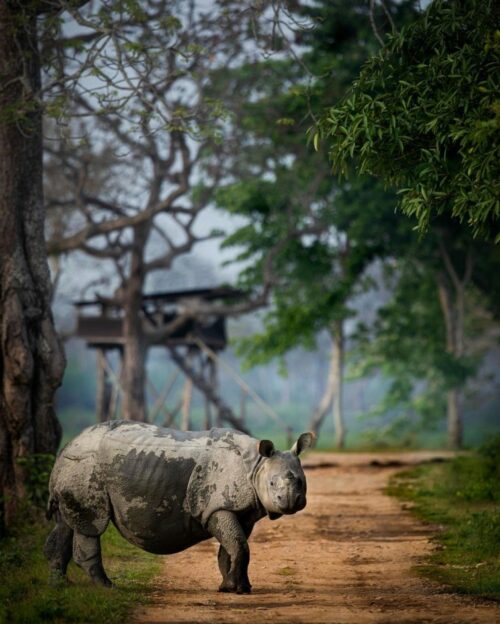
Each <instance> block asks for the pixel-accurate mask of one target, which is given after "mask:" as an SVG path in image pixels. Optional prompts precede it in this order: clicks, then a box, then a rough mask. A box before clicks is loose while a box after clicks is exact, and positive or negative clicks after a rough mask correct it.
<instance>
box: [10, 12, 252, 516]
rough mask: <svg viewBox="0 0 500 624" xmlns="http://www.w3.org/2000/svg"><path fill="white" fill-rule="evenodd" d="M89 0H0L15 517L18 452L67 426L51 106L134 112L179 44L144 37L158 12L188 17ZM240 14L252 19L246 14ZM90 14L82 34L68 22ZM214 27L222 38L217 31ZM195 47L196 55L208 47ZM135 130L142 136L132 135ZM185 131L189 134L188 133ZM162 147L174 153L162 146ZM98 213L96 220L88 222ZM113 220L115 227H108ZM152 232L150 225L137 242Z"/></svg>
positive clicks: (40, 445) (171, 24)
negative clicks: (48, 214) (52, 236)
mask: <svg viewBox="0 0 500 624" xmlns="http://www.w3.org/2000/svg"><path fill="white" fill-rule="evenodd" d="M85 5H87V2H85V0H75V1H71V2H57V1H54V2H48V1H46V0H33V1H32V2H26V3H24V2H6V1H3V0H2V2H0V37H1V42H0V67H1V73H0V154H1V156H0V161H1V166H0V186H1V188H2V197H1V199H0V217H1V219H0V220H1V225H0V332H1V334H0V338H1V340H0V345H1V346H0V375H1V388H0V465H1V475H2V476H1V486H0V487H1V492H0V497H1V504H2V505H3V506H4V508H5V509H4V512H5V513H2V512H1V511H0V517H1V518H2V519H3V518H5V522H6V523H7V525H10V524H11V523H12V521H13V518H14V516H15V513H16V510H17V509H18V507H19V504H18V503H19V502H20V501H21V500H22V499H23V498H25V487H24V482H25V480H26V471H25V468H23V466H22V465H21V463H20V462H19V461H18V460H19V459H23V458H26V457H28V456H33V455H36V454H39V453H53V452H55V451H56V449H57V447H58V445H59V440H60V434H61V430H60V426H59V424H58V422H57V419H56V417H55V413H54V407H53V405H54V393H55V390H56V388H57V387H58V386H59V384H60V383H61V379H62V375H63V371H64V354H63V351H62V348H61V345H60V343H59V340H58V338H57V336H56V333H55V331H54V326H53V320H52V314H51V311H50V303H51V284H50V277H49V270H48V265H47V257H46V251H45V240H44V206H43V190H42V169H43V167H42V164H43V163H42V118H43V116H44V115H45V116H46V117H47V116H52V117H53V118H54V119H56V120H57V122H58V124H59V126H60V127H62V128H63V129H64V128H65V127H66V126H67V119H68V112H70V109H71V107H72V104H73V103H74V99H73V95H80V96H82V94H85V95H86V96H88V97H89V100H90V102H91V103H92V106H94V107H96V112H97V113H98V114H99V115H101V116H103V117H104V116H107V115H111V114H114V115H115V119H121V120H123V117H124V116H125V115H126V114H128V113H131V112H132V111H131V109H130V108H127V106H126V104H127V102H128V101H129V99H128V98H129V97H130V98H133V97H134V96H135V95H137V93H138V90H139V87H141V86H142V85H143V84H144V79H147V78H148V72H154V69H155V68H156V67H157V66H158V61H159V60H161V61H162V62H163V59H164V56H163V55H164V54H165V53H166V54H167V57H168V56H169V54H170V58H171V57H172V55H175V38H174V40H173V42H172V45H171V46H168V48H167V49H166V50H165V49H161V48H160V49H159V48H154V49H148V48H147V47H146V46H145V45H143V44H142V43H141V42H140V41H138V40H137V39H135V38H134V36H135V34H136V33H137V31H138V30H140V25H141V24H142V23H144V21H147V20H149V19H153V20H156V24H157V26H158V29H159V30H158V32H160V31H161V29H164V30H166V31H168V32H171V31H172V30H175V29H176V25H177V22H178V21H177V20H176V19H175V16H173V15H172V11H170V10H169V7H165V4H164V3H161V2H160V3H149V5H148V10H149V11H150V12H149V13H148V11H146V10H145V9H144V7H143V6H142V3H141V2H135V1H133V0H109V1H106V0H104V1H103V2H100V3H98V5H97V6H96V7H94V4H93V3H89V4H88V6H86V7H85ZM223 5H224V6H223V7H222V8H221V12H222V14H223V15H222V17H221V19H226V18H228V16H230V15H231V14H232V9H235V10H236V11H235V14H236V15H239V13H238V11H241V15H242V16H244V17H246V18H247V19H248V20H250V21H252V22H254V21H255V20H256V19H257V18H258V11H257V10H256V9H254V8H253V7H246V6H243V7H242V6H240V3H236V6H234V5H233V4H232V3H231V2H224V3H223ZM81 7H85V8H84V9H82V10H80V9H81ZM94 8H95V11H94ZM187 10H191V11H194V12H195V13H196V15H197V16H198V17H199V18H200V22H199V27H200V32H201V31H202V30H203V19H204V18H206V19H207V20H209V16H207V14H206V13H203V10H202V9H200V7H194V6H193V5H192V4H191V3H190V4H189V8H188V9H187ZM236 23H238V24H241V26H242V27H244V23H245V20H244V19H241V20H240V21H239V22H238V21H236ZM78 26H79V27H80V29H79V30H78V32H77V33H76V34H75V35H72V34H68V33H71V32H72V31H74V30H75V28H77V27H78ZM211 36H212V40H213V39H216V38H217V37H216V35H215V34H214V32H213V31H212V33H211ZM190 53H191V54H190V56H189V57H188V60H189V58H192V57H193V56H195V57H196V56H199V55H200V53H201V51H200V50H197V51H196V50H193V49H191V50H190ZM167 60H168V58H167ZM42 67H43V68H44V74H43V80H42V75H41V68H42ZM103 90H104V92H103ZM69 94H70V95H71V97H69ZM152 97H153V95H152V94H151V93H150V92H149V93H148V98H149V100H148V99H147V98H146V99H145V100H144V101H143V104H144V105H145V106H146V107H147V106H148V105H150V104H151V98H152ZM204 104H206V105H207V107H208V108H210V107H211V104H210V103H207V102H205V103H204ZM202 108H203V107H202ZM148 111H149V113H150V114H149V117H148V119H146V124H147V123H148V122H149V120H150V119H151V118H154V121H155V123H157V124H158V123H161V121H162V116H161V114H162V111H161V110H159V109H151V108H149V109H148ZM181 111H182V108H181ZM179 117H182V112H181V114H180V115H176V116H175V117H174V118H169V119H163V121H164V123H167V124H173V125H174V126H175V125H176V123H177V121H176V120H177V119H178V118H179ZM136 119H137V117H136ZM130 123H132V122H130ZM139 125H140V122H139ZM117 128H118V129H120V123H119V122H118V125H117ZM130 129H131V128H130V126H129V127H128V128H127V132H128V131H129V130H130ZM180 134H182V133H181V132H180ZM129 140H130V142H132V143H133V139H132V137H129ZM183 143H185V140H184V138H182V137H180V138H179V140H178V144H179V145H181V146H182V144H183ZM180 149H181V152H182V147H181V148H180ZM162 158H168V156H165V154H164V153H163V152H162V154H161V155H160V159H162ZM180 177H182V176H180ZM174 194H175V193H174ZM116 216H117V218H118V215H116ZM87 217H89V215H88V214H87ZM122 217H123V215H122ZM91 220H92V219H91V217H90V221H91ZM95 225H96V224H95V223H94V224H92V223H87V226H88V227H87V230H86V231H87V233H89V232H91V231H92V230H93V228H94V227H95ZM146 229H147V228H146ZM108 232H109V230H108V231H106V229H105V228H103V231H101V232H100V233H101V234H103V235H105V234H106V233H108ZM144 234H145V233H144V232H138V233H137V239H136V242H137V241H138V239H139V238H140V236H144ZM130 244H133V241H132V242H130ZM138 271H139V272H140V267H138ZM25 464H26V462H25Z"/></svg>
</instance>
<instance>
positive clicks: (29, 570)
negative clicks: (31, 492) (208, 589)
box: [0, 518, 161, 624]
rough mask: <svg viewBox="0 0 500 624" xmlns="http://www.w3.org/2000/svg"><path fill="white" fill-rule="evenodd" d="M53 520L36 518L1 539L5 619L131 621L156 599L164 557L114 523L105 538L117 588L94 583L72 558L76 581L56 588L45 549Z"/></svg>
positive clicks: (26, 622) (0, 601)
mask: <svg viewBox="0 0 500 624" xmlns="http://www.w3.org/2000/svg"><path fill="white" fill-rule="evenodd" d="M52 526H53V525H52V523H49V522H46V521H45V520H42V519H41V518H37V520H36V521H33V518H32V519H31V520H30V521H29V522H26V523H24V524H23V525H22V526H20V527H19V528H18V529H17V530H16V531H15V533H13V534H11V535H10V536H9V537H6V538H4V539H2V540H0V579H1V583H0V624H7V623H8V624H37V623H40V622H56V623H58V622H61V623H62V622H75V623H85V624H87V623H88V624H91V623H94V622H95V623H99V624H102V623H103V622H105V623H106V624H112V623H114V622H121V623H123V622H125V621H127V619H128V617H129V616H130V613H131V612H132V610H133V609H134V608H135V607H136V606H137V605H139V604H144V603H147V602H148V601H149V600H150V598H151V592H152V589H153V587H152V583H151V580H152V578H153V577H154V576H155V575H156V574H157V573H158V572H159V567H160V561H161V560H160V559H159V558H158V557H155V556H154V555H150V554H148V553H145V552H144V551H142V550H139V549H138V548H135V547H134V546H132V545H130V544H128V543H127V542H126V541H125V540H124V539H123V538H122V537H121V536H120V535H119V534H118V532H117V531H116V529H115V528H114V527H110V528H109V529H108V530H107V531H106V533H105V534H104V536H103V538H102V547H103V561H104V567H105V569H106V571H107V573H108V576H109V577H110V578H111V580H112V581H113V583H114V584H115V587H114V588H113V589H111V590H110V589H105V588H101V587H97V586H95V585H93V584H92V583H91V581H90V579H89V578H88V576H87V575H86V574H84V573H83V572H82V571H81V570H80V569H79V568H77V566H76V565H75V564H74V563H73V562H72V563H70V566H69V569H68V577H69V579H70V583H69V584H68V585H66V586H63V587H51V586H50V585H49V583H48V566H47V561H46V559H45V558H44V556H43V553H42V548H43V543H44V541H45V538H46V536H47V534H48V533H49V531H50V530H51V528H52Z"/></svg>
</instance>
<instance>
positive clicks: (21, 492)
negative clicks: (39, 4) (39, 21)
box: [0, 0, 65, 526]
mask: <svg viewBox="0 0 500 624" xmlns="http://www.w3.org/2000/svg"><path fill="white" fill-rule="evenodd" d="M29 6H30V5H29V3H28V4H27V3H12V2H5V1H3V0H0V189H1V194H0V378H1V386H0V474H1V483H0V488H1V491H0V499H2V500H3V506H4V509H3V512H4V514H5V518H4V520H5V524H6V525H7V526H9V525H10V524H12V523H13V521H14V517H15V514H16V512H17V510H18V509H19V504H20V502H21V501H22V500H23V498H24V497H25V478H26V474H25V468H24V467H23V466H22V465H20V464H19V463H18V459H20V458H23V457H27V456H30V455H33V454H35V453H55V451H56V450H57V447H58V445H59V441H60V437H61V428H60V425H59V423H58V421H57V418H56V416H55V413H54V394H55V391H56V389H57V387H58V386H59V385H60V383H61V380H62V376H63V372H64V366H65V359H64V352H63V349H62V345H61V343H60V342H59V340H58V337H57V335H56V333H55V330H54V324H53V319H52V313H51V310H50V301H51V283H50V274H49V268H48V263H47V256H46V252H45V240H44V209H43V194H42V127H41V123H42V113H41V110H40V108H39V106H38V105H37V103H36V102H35V99H34V97H33V94H34V93H37V91H38V89H39V86H40V67H39V56H38V49H37V35H36V16H35V14H34V13H30V10H29ZM31 6H34V5H31Z"/></svg>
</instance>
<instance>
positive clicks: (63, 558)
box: [43, 514, 73, 584]
mask: <svg viewBox="0 0 500 624" xmlns="http://www.w3.org/2000/svg"><path fill="white" fill-rule="evenodd" d="M56 520H57V524H56V526H55V527H54V528H53V529H52V531H51V532H50V533H49V536H48V537H47V540H46V542H45V546H44V548H43V554H44V555H45V557H46V558H47V559H48V561H49V568H50V581H51V583H53V584H57V583H59V582H61V581H64V580H65V579H66V570H67V569H68V564H69V562H70V561H71V554H72V550H73V529H72V528H71V527H69V526H68V525H67V524H66V523H65V522H64V520H63V519H62V518H61V516H60V514H57V516H56Z"/></svg>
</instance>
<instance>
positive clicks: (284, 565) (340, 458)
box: [136, 453, 500, 624]
mask: <svg viewBox="0 0 500 624" xmlns="http://www.w3.org/2000/svg"><path fill="white" fill-rule="evenodd" d="M441 455H442V454H441ZM431 457H432V454H430V453H414V454H401V455H399V454H383V455H380V456H375V455H368V454H346V455H333V454H332V455H328V454H314V455H310V456H309V457H308V458H306V459H305V460H304V465H305V466H306V475H307V481H308V505H307V507H306V509H305V510H304V511H303V512H301V513H299V514H297V515H295V516H289V517H284V518H281V519H280V520H277V521H275V522H271V521H269V520H268V519H264V520H262V521H261V522H259V523H258V524H257V525H256V527H255V530H254V533H253V535H252V537H251V539H250V550H251V557H252V558H251V563H250V573H249V575H250V580H251V582H252V584H253V593H252V594H251V595H250V596H238V595H234V594H219V593H218V592H217V587H218V585H219V582H220V579H219V571H218V568H217V562H216V552H217V546H216V544H215V542H213V541H210V542H205V543H202V544H199V545H198V546H195V547H194V548H191V549H189V550H187V551H184V552H182V553H179V554H177V555H173V556H168V557H165V564H164V569H163V574H162V576H161V577H160V578H159V579H158V588H157V593H156V604H155V605H154V606H152V607H150V608H148V609H147V610H141V611H138V612H137V614H136V622H139V623H146V622H156V623H159V622H165V623H170V624H172V623H174V622H179V623H180V622H213V623H238V624H246V623H248V622H258V623H259V624H263V623H267V622H273V623H280V622H283V623H285V622H286V623H287V624H291V623H303V624H313V623H320V622H321V623H323V622H324V623H331V624H343V623H346V624H347V623H349V624H364V623H365V622H376V623H378V624H389V623H391V624H392V623H393V624H403V623H408V624H409V623H410V622H411V623H415V624H416V623H427V622H436V623H442V624H462V623H472V622H478V623H488V624H494V623H495V622H500V609H499V608H498V606H497V605H495V604H494V603H491V602H490V603H488V602H483V601H480V600H475V599H471V598H466V597H461V596H458V595H454V594H450V593H448V592H446V591H445V590H444V588H442V587H440V586H438V585H436V584H434V583H431V582H429V581H426V580H423V579H422V578H419V577H418V576H417V575H416V574H415V572H414V570H413V569H412V568H413V567H414V566H416V565H418V564H419V563H420V562H421V561H422V558H423V556H424V555H426V554H427V553H429V552H430V551H431V550H432V548H433V546H432V544H431V543H430V541H429V538H430V537H431V536H432V534H433V532H434V530H435V527H429V526H424V525H422V524H421V523H419V522H417V521H416V520H415V519H413V518H412V516H411V515H410V514H409V513H408V512H407V511H404V510H403V509H402V508H401V505H400V503H398V502H397V501H396V500H394V499H392V498H389V497H388V496H386V495H385V494H384V491H383V489H384V487H385V485H386V483H387V479H388V477H389V476H390V475H391V474H392V473H393V472H394V471H395V470H398V469H401V468H400V465H399V464H400V463H404V464H407V463H416V462H419V461H422V460H426V459H430V458H431ZM374 462H375V465H374Z"/></svg>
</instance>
